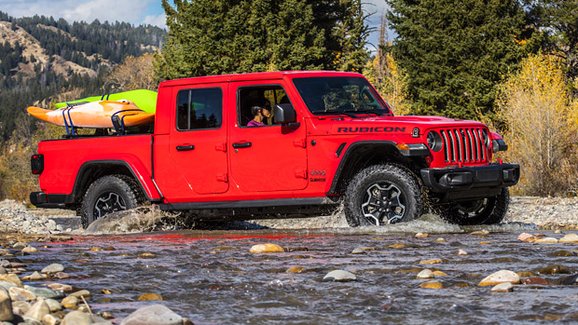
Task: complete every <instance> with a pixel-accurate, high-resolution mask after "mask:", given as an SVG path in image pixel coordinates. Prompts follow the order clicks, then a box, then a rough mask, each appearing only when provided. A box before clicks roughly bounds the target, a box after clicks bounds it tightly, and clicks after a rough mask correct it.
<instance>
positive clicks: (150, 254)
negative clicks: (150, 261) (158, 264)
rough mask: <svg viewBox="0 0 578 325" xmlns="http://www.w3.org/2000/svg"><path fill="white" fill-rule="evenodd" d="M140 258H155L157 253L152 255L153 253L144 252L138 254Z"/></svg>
mask: <svg viewBox="0 0 578 325" xmlns="http://www.w3.org/2000/svg"><path fill="white" fill-rule="evenodd" d="M138 257H139V258H155V257H157V254H155V253H151V252H143V253H140V254H138Z"/></svg>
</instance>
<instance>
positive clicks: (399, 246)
mask: <svg viewBox="0 0 578 325" xmlns="http://www.w3.org/2000/svg"><path fill="white" fill-rule="evenodd" d="M387 247H389V248H393V249H403V248H406V247H407V245H406V244H404V243H395V244H391V245H389V246H387Z"/></svg>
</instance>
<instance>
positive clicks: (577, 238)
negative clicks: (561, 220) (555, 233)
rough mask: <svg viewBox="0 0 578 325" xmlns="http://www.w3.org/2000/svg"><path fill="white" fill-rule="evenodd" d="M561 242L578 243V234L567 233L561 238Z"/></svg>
mask: <svg viewBox="0 0 578 325" xmlns="http://www.w3.org/2000/svg"><path fill="white" fill-rule="evenodd" d="M560 242H561V243H565V244H578V235H577V234H574V233H572V234H566V235H564V237H562V238H560Z"/></svg>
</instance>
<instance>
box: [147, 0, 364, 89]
mask: <svg viewBox="0 0 578 325" xmlns="http://www.w3.org/2000/svg"><path fill="white" fill-rule="evenodd" d="M163 7H164V9H165V12H166V14H167V26H168V27H169V37H168V40H167V43H166V45H165V47H164V48H163V51H162V54H161V55H160V56H159V57H158V58H157V70H158V73H159V75H160V76H161V78H166V79H172V78H179V77H191V76H200V75H213V74H223V73H235V72H253V71H271V70H290V69H291V70H301V69H303V70H304V69H308V70H310V69H343V70H353V71H360V70H361V69H362V67H363V65H364V64H365V61H366V59H367V52H366V51H365V49H364V47H365V44H366V38H367V35H366V34H367V28H366V27H365V25H364V19H365V17H364V16H363V12H362V11H361V3H360V2H359V1H356V0H349V1H340V0H321V1H313V0H234V1H223V0H218V1H210V0H193V1H184V0H177V1H174V6H171V5H170V3H169V1H167V0H164V1H163ZM338 53H341V54H340V56H339V58H338Z"/></svg>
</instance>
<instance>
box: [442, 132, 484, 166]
mask: <svg viewBox="0 0 578 325" xmlns="http://www.w3.org/2000/svg"><path fill="white" fill-rule="evenodd" d="M440 135H441V137H442V142H443V150H444V158H445V161H446V162H448V163H451V162H463V163H476V162H486V161H488V147H487V146H486V144H485V143H484V137H483V129H482V128H459V129H443V130H440Z"/></svg>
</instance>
